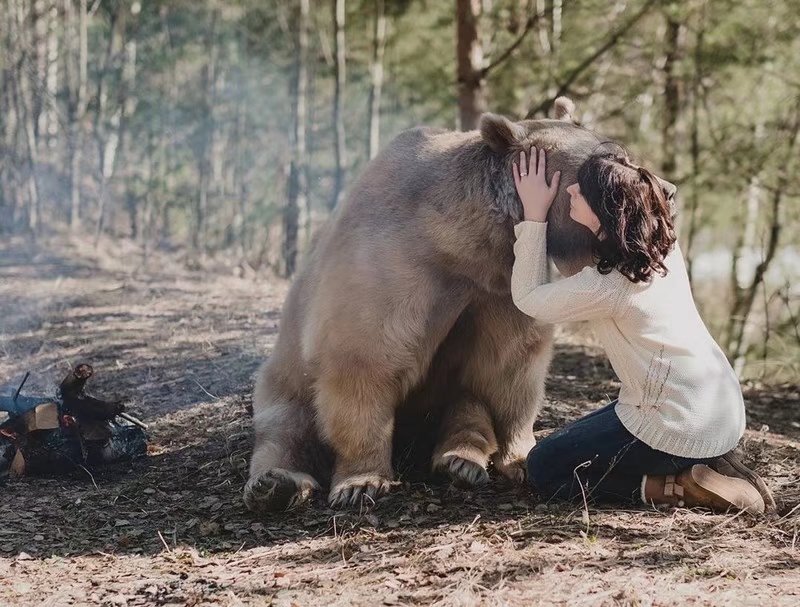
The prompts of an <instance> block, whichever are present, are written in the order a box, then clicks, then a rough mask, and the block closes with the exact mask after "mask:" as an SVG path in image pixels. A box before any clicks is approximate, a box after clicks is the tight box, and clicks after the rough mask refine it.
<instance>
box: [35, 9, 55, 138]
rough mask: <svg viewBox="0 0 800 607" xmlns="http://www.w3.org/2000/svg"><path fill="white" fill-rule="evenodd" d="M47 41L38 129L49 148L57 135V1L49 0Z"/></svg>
mask: <svg viewBox="0 0 800 607" xmlns="http://www.w3.org/2000/svg"><path fill="white" fill-rule="evenodd" d="M46 35H47V41H46V43H45V50H46V62H45V98H46V104H45V107H44V111H43V113H42V125H41V127H40V129H39V131H40V133H41V135H42V139H43V140H44V142H45V144H46V146H47V147H48V148H50V149H53V148H55V146H56V137H57V136H58V114H57V107H56V100H57V96H58V2H57V0H50V6H49V7H48V13H47V34H46Z"/></svg>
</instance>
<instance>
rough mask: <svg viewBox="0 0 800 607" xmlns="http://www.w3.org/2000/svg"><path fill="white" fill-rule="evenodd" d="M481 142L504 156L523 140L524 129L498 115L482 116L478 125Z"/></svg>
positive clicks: (488, 114)
mask: <svg viewBox="0 0 800 607" xmlns="http://www.w3.org/2000/svg"><path fill="white" fill-rule="evenodd" d="M478 128H479V129H480V131H481V137H483V140H484V141H485V142H486V143H487V144H488V145H489V147H490V148H492V150H493V151H495V152H496V153H498V154H505V153H506V152H508V150H509V148H511V147H513V146H517V145H519V144H520V143H522V141H523V140H524V139H525V135H526V132H525V129H524V128H522V127H521V126H520V125H519V124H517V123H516V122H511V121H510V120H509V119H508V118H506V117H505V116H500V115H499V114H491V113H487V114H483V115H482V116H481V121H480V125H479V127H478Z"/></svg>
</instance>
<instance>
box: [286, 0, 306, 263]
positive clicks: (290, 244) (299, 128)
mask: <svg viewBox="0 0 800 607" xmlns="http://www.w3.org/2000/svg"><path fill="white" fill-rule="evenodd" d="M308 30H309V0H298V11H297V40H296V49H297V52H296V59H295V64H294V77H293V82H292V89H293V90H292V93H293V95H294V107H293V111H292V114H293V115H292V136H291V146H292V160H291V164H290V166H289V181H288V185H287V188H286V207H285V209H284V215H283V256H282V257H283V258H282V260H281V274H282V275H283V276H285V277H290V276H292V275H293V274H294V272H295V270H296V269H297V242H298V231H299V230H298V224H299V217H300V209H301V208H303V207H305V204H306V196H307V193H306V188H307V186H306V164H307V159H306V86H307V63H308Z"/></svg>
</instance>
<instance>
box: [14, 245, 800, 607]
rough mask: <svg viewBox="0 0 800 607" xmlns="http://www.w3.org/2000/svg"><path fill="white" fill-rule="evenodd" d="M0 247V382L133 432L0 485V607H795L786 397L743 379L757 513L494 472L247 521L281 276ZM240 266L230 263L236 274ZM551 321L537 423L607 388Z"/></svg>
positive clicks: (578, 408)
mask: <svg viewBox="0 0 800 607" xmlns="http://www.w3.org/2000/svg"><path fill="white" fill-rule="evenodd" d="M39 245H40V246H39V248H38V249H36V250H34V248H33V247H32V246H31V245H30V244H26V243H23V242H22V241H19V240H12V241H10V242H3V243H0V386H1V387H2V388H1V389H3V390H6V391H10V390H11V389H12V386H16V384H17V383H18V382H19V380H20V379H21V377H22V375H23V373H24V372H25V371H27V370H30V371H31V379H30V380H29V383H28V385H27V387H26V392H27V393H31V394H33V393H36V392H42V391H44V392H46V393H53V392H54V390H55V386H56V384H57V382H58V381H59V380H60V379H61V378H62V376H63V375H64V374H65V373H66V372H67V371H68V369H69V368H70V367H71V366H72V365H75V364H77V363H79V362H82V361H86V362H89V363H91V364H93V365H94V367H95V372H96V373H95V378H94V379H93V380H92V384H91V388H92V389H93V390H94V391H95V392H96V393H98V394H100V395H118V396H120V397H125V398H127V399H129V405H128V406H129V409H130V410H131V411H132V412H134V413H135V414H137V415H138V416H140V417H141V418H143V419H144V420H146V421H147V422H148V423H149V424H150V437H151V444H152V446H151V453H150V456H149V457H148V458H147V459H146V461H140V462H136V463H134V464H133V465H125V466H119V467H115V468H111V469H106V470H102V471H100V470H95V471H92V472H91V473H90V472H88V471H79V472H76V473H75V474H73V475H72V476H69V477H61V478H52V479H40V478H35V479H34V478H26V479H23V480H19V481H14V482H11V483H9V484H7V485H6V486H4V487H0V605H2V606H5V605H9V606H12V605H13V606H17V605H19V606H27V605H31V606H33V605H36V606H39V605H114V606H123V605H130V606H133V605H229V606H236V605H370V606H372V605H526V606H527V605H536V604H543V605H570V606H573V605H798V604H800V569H798V566H800V542H798V535H800V490H799V489H798V481H799V480H800V466H798V464H800V394H799V393H798V386H797V385H783V386H746V390H745V393H746V400H747V405H748V431H747V441H746V445H745V446H746V450H747V453H748V456H749V457H750V459H751V461H752V464H753V465H754V467H755V468H756V469H757V470H758V471H759V472H761V473H762V474H763V475H764V477H765V479H766V481H767V483H768V484H769V485H770V487H771V488H772V489H773V490H774V491H775V492H776V496H777V497H778V498H779V500H780V509H779V513H778V514H777V515H775V516H773V517H771V518H766V519H758V520H756V519H752V518H748V517H743V516H738V517H737V516H730V515H729V516H722V515H710V514H707V513H702V512H693V511H689V510H686V509H677V510H671V511H665V512H660V511H656V510H647V509H641V510H622V511H621V510H618V509H616V510H614V509H598V508H594V507H590V508H589V510H588V511H583V509H581V508H575V507H572V506H568V505H557V504H542V503H535V501H533V499H532V498H531V496H530V495H529V494H528V493H527V491H526V490H524V489H509V488H504V487H502V486H501V485H499V484H492V485H490V486H489V487H487V488H485V489H482V490H481V491H478V492H468V493H465V492H462V491H458V490H455V489H452V488H449V487H447V486H444V485H441V484H436V483H435V482H431V483H430V484H405V485H404V486H403V487H401V488H400V489H399V490H398V491H397V492H396V493H395V494H393V495H391V496H389V497H388V498H386V499H385V500H384V501H382V502H381V503H380V504H379V508H378V509H376V510H374V511H372V512H363V513H339V512H334V511H331V510H329V509H327V507H325V506H324V505H323V504H321V503H318V504H316V505H314V506H313V507H310V508H306V509H303V510H300V511H298V512H295V513H291V514H284V515H279V516H271V517H268V518H254V517H253V516H251V515H250V514H249V513H248V512H247V511H245V509H244V507H243V504H242V501H241V489H242V486H243V484H244V480H245V474H246V462H247V456H248V449H249V444H250V422H249V417H248V415H247V413H246V408H247V405H248V401H249V398H250V393H251V389H252V375H253V373H254V371H255V369H256V368H257V366H258V364H259V362H260V361H261V360H262V359H263V358H264V357H265V355H267V354H268V353H269V351H270V348H271V347H272V344H273V342H274V339H275V337H276V334H277V329H278V322H279V320H280V305H281V302H282V300H283V297H284V295H285V292H286V285H285V284H283V283H280V282H276V281H274V280H271V281H270V280H266V279H263V278H261V279H259V278H257V277H252V276H237V275H236V274H237V273H234V272H232V271H231V270H230V269H225V268H224V264H217V267H210V266H211V264H207V265H208V266H209V267H205V268H203V269H202V270H200V269H195V270H191V271H190V270H187V269H185V264H182V263H181V260H180V259H178V258H177V257H174V256H173V257H170V256H167V255H162V256H158V257H153V258H151V259H149V260H148V261H147V263H145V262H144V260H143V259H142V257H141V254H140V253H139V252H138V251H137V250H136V249H135V248H133V246H132V245H130V244H126V243H122V244H119V243H115V244H114V245H113V246H111V245H110V244H107V245H104V246H103V248H102V251H103V253H102V254H99V253H96V252H94V251H92V250H87V249H86V247H85V245H84V244H79V243H75V244H70V243H68V242H65V241H62V240H58V241H55V240H54V241H51V242H49V243H48V242H44V241H43V242H40V243H39ZM238 274H241V272H239V273H238ZM616 390H617V384H616V383H615V381H614V379H613V374H612V373H611V370H610V368H609V367H608V365H607V364H606V363H605V362H604V359H603V357H602V356H600V355H599V353H598V352H597V350H596V349H594V348H592V347H591V346H589V345H586V343H585V342H583V341H582V339H581V338H580V337H575V336H574V335H569V334H564V335H563V336H562V339H561V344H560V345H559V347H558V351H557V353H556V356H555V360H554V363H553V367H552V375H551V379H550V382H549V387H548V398H549V402H548V404H547V405H546V407H545V410H544V412H543V414H542V416H541V418H540V420H539V422H538V429H539V430H540V432H541V433H542V434H547V433H548V432H550V431H552V429H554V428H556V427H558V426H560V425H561V424H563V423H564V422H566V421H568V420H571V419H574V418H575V417H577V416H578V415H580V414H581V413H583V412H586V411H589V410H591V409H593V408H595V407H597V406H598V405H600V404H601V403H603V402H606V400H607V399H608V398H609V397H612V396H613V395H614V394H615V392H616Z"/></svg>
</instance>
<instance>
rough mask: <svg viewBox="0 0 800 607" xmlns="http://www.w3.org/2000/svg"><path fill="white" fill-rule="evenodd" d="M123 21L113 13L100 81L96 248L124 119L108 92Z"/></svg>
mask: <svg viewBox="0 0 800 607" xmlns="http://www.w3.org/2000/svg"><path fill="white" fill-rule="evenodd" d="M124 21H125V20H124V17H123V16H122V12H118V13H117V12H115V13H112V15H111V27H110V36H109V39H108V45H107V46H106V54H105V58H104V60H103V63H102V66H101V69H100V74H99V76H98V78H97V109H96V112H95V117H94V137H95V142H96V144H97V158H98V172H97V180H98V194H97V220H96V222H95V233H94V244H95V246H97V244H98V242H99V239H100V235H101V234H102V233H103V229H104V227H105V220H106V203H107V200H108V187H109V181H110V180H111V176H112V175H113V173H114V162H115V160H116V157H117V146H118V145H119V124H120V120H121V117H122V108H121V107H120V106H118V105H117V106H115V107H114V109H113V110H111V109H110V108H109V99H108V91H109V87H110V82H111V73H112V72H113V71H115V69H116V68H115V65H114V63H115V58H116V56H117V55H118V52H119V46H120V44H121V41H120V38H124V35H125V33H124V27H125V26H124Z"/></svg>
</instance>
